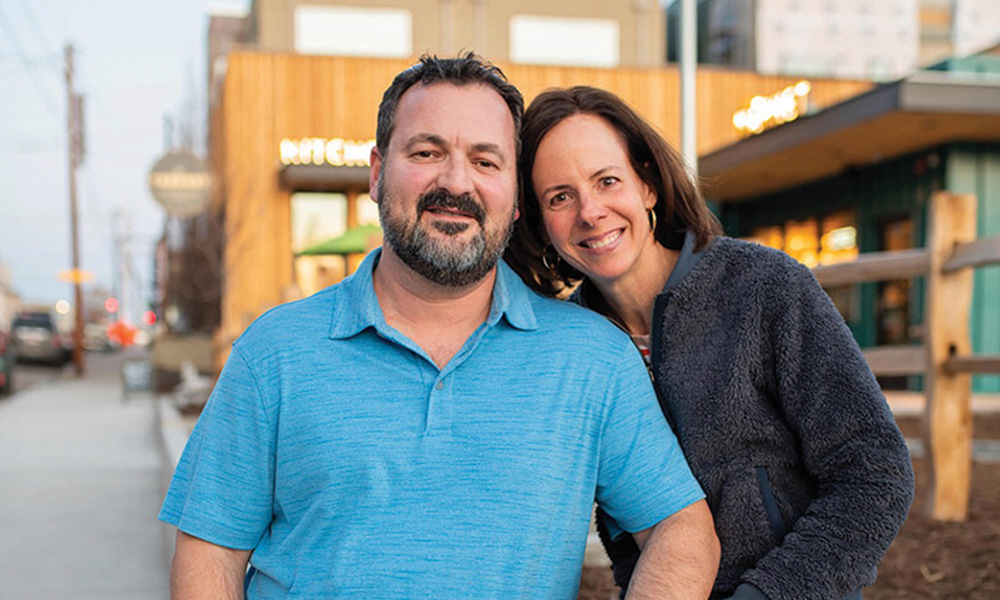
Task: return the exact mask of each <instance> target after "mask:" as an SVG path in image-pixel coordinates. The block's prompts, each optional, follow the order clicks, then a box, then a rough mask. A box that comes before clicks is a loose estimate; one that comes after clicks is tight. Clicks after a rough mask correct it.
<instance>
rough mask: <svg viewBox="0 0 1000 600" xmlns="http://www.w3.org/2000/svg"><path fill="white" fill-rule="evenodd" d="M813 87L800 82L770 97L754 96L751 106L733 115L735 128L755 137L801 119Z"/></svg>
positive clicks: (807, 83)
mask: <svg viewBox="0 0 1000 600" xmlns="http://www.w3.org/2000/svg"><path fill="white" fill-rule="evenodd" d="M811 90H812V86H811V85H810V84H809V82H808V81H800V82H798V83H796V84H795V85H790V86H788V87H786V88H785V89H783V90H781V91H780V92H778V93H776V94H772V95H770V96H754V97H753V99H751V100H750V104H749V105H748V106H747V107H746V108H744V109H742V110H738V111H736V112H735V113H733V127H735V128H736V129H737V130H738V131H740V132H741V133H745V134H747V135H753V134H755V133H760V132H762V131H764V130H766V129H770V128H772V127H777V126H778V125H781V124H782V123H788V122H789V121H794V120H795V119H797V118H799V115H800V114H801V113H802V112H804V109H805V106H806V103H807V100H808V97H809V92H810V91H811Z"/></svg>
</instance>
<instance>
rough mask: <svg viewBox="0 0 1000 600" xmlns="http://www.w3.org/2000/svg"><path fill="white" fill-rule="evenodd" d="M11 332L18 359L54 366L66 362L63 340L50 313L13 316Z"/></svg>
mask: <svg viewBox="0 0 1000 600" xmlns="http://www.w3.org/2000/svg"><path fill="white" fill-rule="evenodd" d="M11 334H12V336H13V338H14V350H15V352H16V353H17V360H18V361H20V362H27V361H37V362H45V363H49V364H51V365H56V366H62V365H64V364H65V363H66V358H67V357H66V348H65V346H64V340H63V339H62V336H61V335H60V334H59V329H58V328H57V327H56V321H55V319H53V318H52V315H51V314H49V313H46V312H23V313H21V314H19V315H18V316H17V317H15V318H14V323H13V325H12V326H11Z"/></svg>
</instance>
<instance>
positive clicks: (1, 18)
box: [0, 4, 59, 117]
mask: <svg viewBox="0 0 1000 600" xmlns="http://www.w3.org/2000/svg"><path fill="white" fill-rule="evenodd" d="M0 26H3V29H4V31H5V32H6V33H7V37H8V38H10V41H11V42H12V43H13V44H14V49H15V50H16V53H15V56H20V57H24V56H27V55H28V54H27V52H25V51H24V45H23V44H22V43H21V38H19V37H18V35H17V31H16V30H15V29H14V28H13V27H12V26H11V24H10V21H9V20H8V19H7V14H6V13H5V12H4V10H3V4H0ZM21 65H22V66H23V67H24V71H25V72H26V73H28V75H29V76H30V77H31V81H32V83H34V85H35V87H36V88H37V89H38V93H39V94H40V95H41V97H42V101H43V102H44V103H45V107H46V108H47V109H48V110H49V112H50V113H52V116H54V117H58V116H59V109H58V107H57V103H56V102H55V100H54V98H53V97H52V94H51V92H50V91H49V90H48V89H46V88H45V84H44V83H43V82H42V80H41V79H39V78H38V71H37V69H34V68H32V66H33V65H30V64H28V63H27V62H25V61H24V60H23V58H22V60H21Z"/></svg>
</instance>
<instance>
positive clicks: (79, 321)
mask: <svg viewBox="0 0 1000 600" xmlns="http://www.w3.org/2000/svg"><path fill="white" fill-rule="evenodd" d="M66 100H67V102H66V112H67V113H68V115H67V127H68V134H69V135H68V136H67V137H68V138H69V214H70V236H71V244H72V249H73V304H74V306H75V309H76V324H75V326H74V329H73V368H74V370H75V371H76V375H77V377H81V376H82V375H83V290H82V288H81V287H80V285H81V279H82V277H83V274H82V272H81V271H80V225H79V215H78V213H79V211H78V209H77V202H76V168H77V166H78V165H79V163H80V159H81V158H82V156H81V155H82V152H83V131H82V128H81V123H80V121H81V119H80V117H81V111H80V106H81V104H82V99H81V98H80V96H78V95H77V94H76V93H75V92H74V91H73V45H72V44H66Z"/></svg>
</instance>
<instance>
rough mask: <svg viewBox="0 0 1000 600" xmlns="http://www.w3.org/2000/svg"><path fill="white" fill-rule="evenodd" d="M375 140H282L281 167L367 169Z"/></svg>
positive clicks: (308, 138) (310, 138)
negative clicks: (324, 166) (321, 166)
mask: <svg viewBox="0 0 1000 600" xmlns="http://www.w3.org/2000/svg"><path fill="white" fill-rule="evenodd" d="M374 147H375V140H367V141H357V140H345V139H343V138H330V139H328V138H313V137H307V138H299V139H291V138H284V139H282V140H281V164H283V165H317V166H320V165H324V164H326V165H333V166H335V167H368V166H371V165H370V164H369V157H370V156H371V151H372V148H374Z"/></svg>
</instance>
